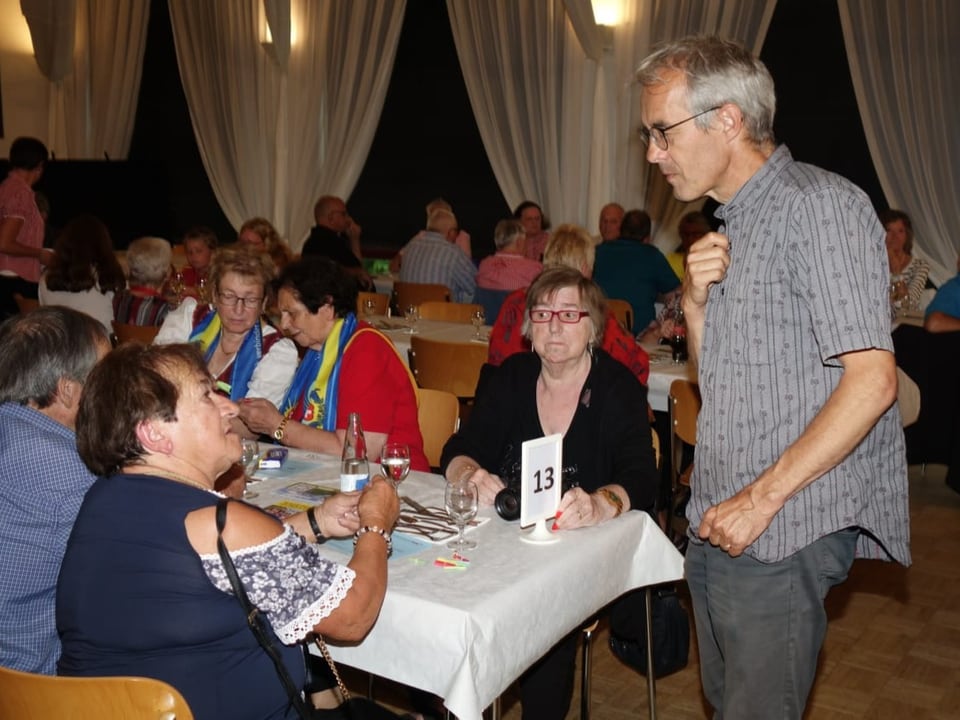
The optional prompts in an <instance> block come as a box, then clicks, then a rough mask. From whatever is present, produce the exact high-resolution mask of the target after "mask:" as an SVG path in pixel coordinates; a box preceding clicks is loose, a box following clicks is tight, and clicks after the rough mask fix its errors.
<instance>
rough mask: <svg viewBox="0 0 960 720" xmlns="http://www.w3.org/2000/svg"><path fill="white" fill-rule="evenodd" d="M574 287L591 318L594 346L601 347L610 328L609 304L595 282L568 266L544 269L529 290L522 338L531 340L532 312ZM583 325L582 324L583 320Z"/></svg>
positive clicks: (582, 305)
mask: <svg viewBox="0 0 960 720" xmlns="http://www.w3.org/2000/svg"><path fill="white" fill-rule="evenodd" d="M568 287H575V288H576V289H577V290H578V291H579V293H580V306H581V307H582V308H583V309H584V310H586V311H587V312H588V313H589V314H590V323H591V325H592V326H593V327H592V329H593V333H592V337H591V339H590V341H591V343H592V344H593V345H601V344H602V341H603V334H604V331H605V330H606V324H607V302H606V300H605V299H604V295H603V290H601V289H600V286H599V285H597V284H596V283H595V282H594V281H593V280H591V279H590V278H588V277H587V276H585V275H584V274H583V273H581V272H580V271H579V270H575V269H574V268H572V267H567V266H566V265H553V266H550V267H547V268H544V270H543V272H542V273H540V274H539V275H538V276H537V277H536V279H535V280H534V281H533V282H532V283H531V284H530V287H529V288H527V302H526V308H525V310H524V313H523V328H522V330H523V336H524V337H525V338H527V340H530V339H531V336H532V328H531V325H532V324H533V323H531V321H530V311H531V310H532V309H533V308H534V307H536V306H537V305H540V304H542V303H544V302H546V300H547V299H548V298H550V297H552V296H553V295H555V294H556V293H557V292H558V291H559V290H562V289H563V288H568ZM581 322H582V320H581Z"/></svg>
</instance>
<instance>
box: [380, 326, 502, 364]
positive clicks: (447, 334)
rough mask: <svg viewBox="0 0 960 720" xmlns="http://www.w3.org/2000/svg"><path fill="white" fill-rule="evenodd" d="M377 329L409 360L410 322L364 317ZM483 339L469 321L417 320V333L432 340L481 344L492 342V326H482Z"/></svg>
mask: <svg viewBox="0 0 960 720" xmlns="http://www.w3.org/2000/svg"><path fill="white" fill-rule="evenodd" d="M364 320H366V321H367V322H369V323H370V324H371V325H373V326H374V327H375V328H376V329H377V330H379V331H380V332H382V333H383V334H384V335H386V336H387V337H388V338H390V341H391V342H392V343H393V344H394V345H395V346H396V348H397V350H398V351H399V352H400V355H401V357H403V360H404V362H408V355H407V351H408V350H410V324H409V323H408V322H407V321H406V320H404V319H402V318H395V317H384V316H382V315H374V316H372V317H369V318H364ZM480 334H481V335H482V336H483V339H482V340H478V339H476V338H475V337H474V329H473V325H468V324H467V323H455V322H446V321H444V320H417V335H420V336H421V337H425V338H428V339H430V340H441V341H443V342H458V343H466V342H474V343H480V344H481V345H489V344H490V328H489V327H482V328H480Z"/></svg>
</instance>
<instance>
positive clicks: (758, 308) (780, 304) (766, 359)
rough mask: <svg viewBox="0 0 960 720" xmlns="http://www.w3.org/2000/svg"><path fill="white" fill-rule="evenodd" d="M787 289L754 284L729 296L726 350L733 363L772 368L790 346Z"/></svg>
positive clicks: (773, 283) (780, 285)
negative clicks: (787, 330) (787, 328)
mask: <svg viewBox="0 0 960 720" xmlns="http://www.w3.org/2000/svg"><path fill="white" fill-rule="evenodd" d="M786 292H787V291H786V287H785V286H784V285H783V283H781V282H778V281H763V282H761V281H757V282H754V283H751V284H750V285H747V286H744V287H742V288H737V289H736V290H734V291H733V292H731V293H729V294H728V296H727V297H728V305H729V311H728V315H729V317H728V329H729V334H728V336H727V339H728V348H729V354H730V357H731V359H732V360H733V362H735V363H737V364H743V365H773V364H776V363H777V362H778V361H780V360H781V359H782V358H783V357H784V355H785V354H786V353H787V351H788V350H789V347H790V341H789V340H788V339H787V335H788V333H786V332H785V329H786V327H787V325H788V318H787V316H788V314H789V311H788V303H787V297H786Z"/></svg>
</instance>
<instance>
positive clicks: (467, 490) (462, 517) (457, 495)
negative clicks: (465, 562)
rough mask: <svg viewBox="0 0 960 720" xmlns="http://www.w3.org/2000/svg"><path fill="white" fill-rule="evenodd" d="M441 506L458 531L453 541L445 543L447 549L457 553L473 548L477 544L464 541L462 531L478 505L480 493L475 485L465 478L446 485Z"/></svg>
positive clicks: (474, 513) (471, 541)
mask: <svg viewBox="0 0 960 720" xmlns="http://www.w3.org/2000/svg"><path fill="white" fill-rule="evenodd" d="M443 505H444V507H445V508H446V510H447V514H448V515H449V516H450V519H451V520H453V521H454V522H455V523H456V524H457V529H458V530H459V531H460V532H459V534H458V535H457V538H456V539H455V540H451V541H450V542H448V543H447V547H450V548H454V549H455V550H456V551H457V552H462V551H464V550H470V549H472V548H475V547H476V546H477V543H475V542H474V541H473V540H467V539H465V538H464V537H463V530H464V528H465V527H466V525H467V523H468V522H470V521H471V520H473V518H474V516H475V515H476V514H477V508H478V507H479V505H480V493H479V491H478V490H477V486H476V483H473V482H470V481H469V480H467V479H466V478H464V479H462V480H457V481H455V482H450V483H447V488H446V490H444V493H443Z"/></svg>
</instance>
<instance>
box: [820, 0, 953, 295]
mask: <svg viewBox="0 0 960 720" xmlns="http://www.w3.org/2000/svg"><path fill="white" fill-rule="evenodd" d="M838 2H839V7H840V23H841V25H842V27H843V37H844V42H845V44H846V48H847V56H848V58H849V62H850V74H851V76H852V78H853V87H854V91H855V92H856V95H857V104H858V106H859V108H860V115H861V117H862V119H863V126H864V130H865V132H866V136H867V144H868V146H869V148H870V156H871V157H872V159H873V164H874V167H875V168H876V171H877V175H878V177H879V178H880V185H881V186H882V187H883V192H884V195H886V197H887V200H888V201H889V203H890V205H891V206H892V207H895V208H899V209H901V210H904V211H905V212H907V214H909V215H910V218H911V219H912V221H913V228H914V232H915V235H916V245H915V246H914V252H916V253H917V254H918V255H920V256H921V257H923V258H925V259H926V260H928V261H929V262H930V265H931V272H930V277H931V279H932V280H933V281H934V282H935V283H937V284H940V283H942V282H944V281H945V280H947V279H949V278H951V277H953V275H955V274H956V263H957V253H958V250H960V211H958V209H957V208H958V198H960V131H958V129H957V128H958V118H960V79H958V77H957V75H958V72H960V50H958V45H957V41H958V38H960V3H958V2H956V0H838Z"/></svg>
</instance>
